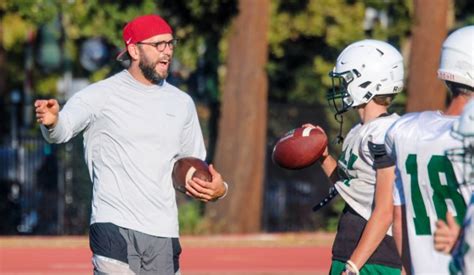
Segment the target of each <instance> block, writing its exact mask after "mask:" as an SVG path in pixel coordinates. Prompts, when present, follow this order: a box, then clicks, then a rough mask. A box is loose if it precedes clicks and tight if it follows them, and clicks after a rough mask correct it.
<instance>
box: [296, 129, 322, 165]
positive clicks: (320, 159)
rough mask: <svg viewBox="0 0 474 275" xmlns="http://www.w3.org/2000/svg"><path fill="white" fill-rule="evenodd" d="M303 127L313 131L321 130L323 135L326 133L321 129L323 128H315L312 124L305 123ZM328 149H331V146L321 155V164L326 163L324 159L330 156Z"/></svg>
mask: <svg viewBox="0 0 474 275" xmlns="http://www.w3.org/2000/svg"><path fill="white" fill-rule="evenodd" d="M301 127H303V128H311V129H319V130H321V131H322V132H323V133H326V132H325V131H324V129H323V128H321V127H319V126H314V125H313V124H311V123H305V124H303V125H302V126H301ZM328 147H329V146H327V145H326V149H324V152H323V154H322V155H321V158H320V161H321V162H322V161H324V159H325V158H326V157H327V156H329V151H328Z"/></svg>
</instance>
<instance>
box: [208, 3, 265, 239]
mask: <svg viewBox="0 0 474 275" xmlns="http://www.w3.org/2000/svg"><path fill="white" fill-rule="evenodd" d="M269 12H270V9H269V0H259V1H253V0H241V1H239V14H238V15H237V17H236V18H235V19H234V22H233V23H232V26H231V27H232V29H231V34H230V40H229V53H228V57H227V73H226V77H225V83H224V91H223V97H222V105H221V114H222V115H221V118H220V121H219V137H218V141H217V146H216V156H215V158H214V160H215V165H216V168H217V170H218V171H219V172H220V173H221V174H222V176H223V178H224V180H225V181H227V182H228V184H229V192H228V195H227V197H226V198H224V199H223V200H221V201H218V202H216V203H209V204H207V205H206V218H207V219H208V220H209V221H210V222H211V226H210V227H211V230H213V231H215V232H222V233H248V232H257V231H259V230H260V227H261V213H262V202H263V182H264V181H263V180H264V167H265V148H266V147H265V144H266V131H267V94H268V91H267V89H268V83H267V75H266V72H265V65H266V63H267V59H268V49H267V48H268V39H267V32H268V24H269Z"/></svg>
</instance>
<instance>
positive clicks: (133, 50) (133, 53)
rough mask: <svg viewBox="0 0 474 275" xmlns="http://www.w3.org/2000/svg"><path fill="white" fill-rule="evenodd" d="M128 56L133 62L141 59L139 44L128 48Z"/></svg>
mask: <svg viewBox="0 0 474 275" xmlns="http://www.w3.org/2000/svg"><path fill="white" fill-rule="evenodd" d="M127 52H128V55H129V56H130V58H131V59H132V60H138V59H139V57H140V50H139V49H138V45H137V44H130V45H128V46H127Z"/></svg>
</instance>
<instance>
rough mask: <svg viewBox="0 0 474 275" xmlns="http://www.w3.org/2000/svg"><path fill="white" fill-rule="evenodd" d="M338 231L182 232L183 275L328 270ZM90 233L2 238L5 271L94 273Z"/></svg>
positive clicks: (0, 262) (299, 274) (1, 269)
mask: <svg viewBox="0 0 474 275" xmlns="http://www.w3.org/2000/svg"><path fill="white" fill-rule="evenodd" d="M333 239H334V235H333V234H328V233H303V234H256V235H218V236H182V237H181V239H180V240H181V246H182V248H183V253H182V254H181V261H180V262H181V272H182V274H183V275H207V274H209V275H217V274H227V275H236V274H246V275H264V274H268V275H270V274H276V275H283V274H285V275H287V274H288V275H289V274H295V275H306V274H327V271H328V269H329V265H330V258H331V244H332V241H333ZM90 257H91V252H90V250H89V243H88V239H87V237H84V236H73V237H19V236H12V237H0V274H28V275H33V274H70V275H72V274H92V272H91V270H92V265H91V263H90Z"/></svg>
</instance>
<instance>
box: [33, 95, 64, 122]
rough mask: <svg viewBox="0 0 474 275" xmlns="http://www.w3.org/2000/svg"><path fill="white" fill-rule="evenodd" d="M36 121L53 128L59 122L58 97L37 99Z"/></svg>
mask: <svg viewBox="0 0 474 275" xmlns="http://www.w3.org/2000/svg"><path fill="white" fill-rule="evenodd" d="M35 112H36V121H38V123H40V124H43V125H44V126H46V127H48V128H51V127H54V126H56V123H57V122H58V114H59V103H58V101H57V100H56V99H39V100H36V101H35Z"/></svg>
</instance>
